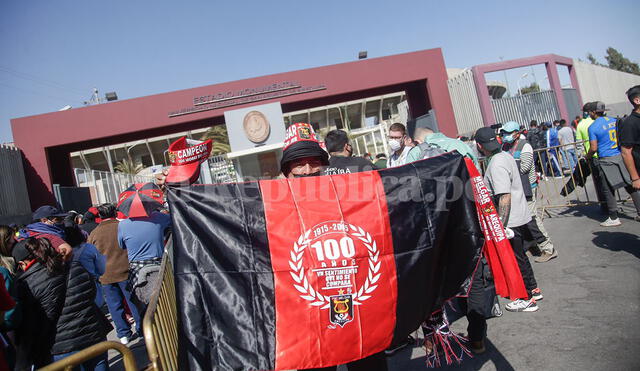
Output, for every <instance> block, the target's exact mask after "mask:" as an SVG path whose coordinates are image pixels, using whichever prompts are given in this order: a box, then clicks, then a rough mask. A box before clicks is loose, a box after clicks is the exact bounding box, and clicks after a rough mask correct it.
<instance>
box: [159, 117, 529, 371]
mask: <svg viewBox="0 0 640 371" xmlns="http://www.w3.org/2000/svg"><path fill="white" fill-rule="evenodd" d="M328 144H329V143H328ZM347 147H348V146H347ZM343 148H344V146H343ZM328 157H329V156H328V154H327V153H326V151H324V150H323V149H322V147H321V145H320V143H319V142H318V140H317V138H316V136H315V133H314V132H313V129H312V128H311V126H310V125H308V124H304V123H298V124H293V125H291V126H290V127H289V128H287V133H286V139H285V147H284V150H283V154H282V159H281V162H280V165H281V171H282V174H283V178H281V179H272V180H260V181H257V182H242V183H225V184H214V185H188V184H185V183H174V184H169V182H168V178H165V179H162V178H163V177H159V178H161V179H160V182H161V183H162V180H166V182H165V183H167V184H169V185H168V186H167V187H166V190H165V193H166V195H167V200H168V203H169V207H170V210H171V215H172V218H173V220H174V227H173V254H174V256H173V263H174V270H175V271H174V272H175V276H174V277H175V287H176V299H177V312H178V316H179V318H178V322H179V323H180V326H179V327H178V339H179V344H178V357H179V365H180V368H181V369H182V368H184V369H211V368H212V367H219V368H221V369H276V370H286V369H317V368H329V369H334V368H335V366H336V365H338V364H348V365H349V367H350V369H369V370H374V369H385V366H386V365H385V359H384V353H383V351H384V350H385V349H387V348H389V347H390V346H395V345H397V344H399V343H400V342H402V341H405V340H406V338H407V336H408V335H410V334H411V333H412V332H414V331H415V330H417V329H418V328H419V327H420V325H421V324H422V323H423V322H424V321H425V320H426V319H427V318H429V317H430V316H432V314H434V313H436V312H439V313H442V308H443V305H444V304H445V303H446V302H447V301H448V300H450V299H451V298H453V297H455V296H465V295H467V293H468V292H469V286H470V284H471V277H472V275H473V272H474V271H475V270H476V268H477V267H478V264H479V261H480V257H481V256H482V250H483V248H484V249H485V250H486V251H487V260H488V261H489V264H490V265H491V264H494V265H495V266H492V272H493V273H494V277H495V278H494V280H495V286H496V292H497V293H498V294H499V295H501V296H504V297H510V298H512V299H516V298H520V297H527V293H526V290H525V287H524V284H523V282H522V277H521V275H520V272H519V270H518V265H517V262H516V259H515V257H514V256H513V253H512V252H510V250H509V249H504V248H503V247H504V246H501V245H504V244H505V243H506V239H505V238H504V235H505V234H504V230H503V229H502V225H501V224H500V221H499V219H498V216H497V214H496V212H495V208H494V207H493V206H492V204H491V200H490V199H489V197H488V191H487V190H486V188H485V187H484V184H483V182H482V179H481V177H480V176H479V174H478V173H477V169H476V167H475V166H474V165H473V163H472V161H471V160H469V159H465V158H464V157H462V156H461V155H460V154H458V153H455V152H451V153H445V154H443V155H441V156H438V157H436V158H433V159H430V160H428V161H417V162H414V163H412V164H410V165H407V166H399V167H395V168H390V169H385V170H378V171H364V172H357V173H352V174H338V175H327V176H318V175H322V172H323V169H324V168H325V167H326V166H327V165H329V158H328ZM173 170H174V169H173V167H172V168H171V169H170V170H169V175H168V177H171V174H172V173H173ZM194 170H195V171H197V170H196V169H195V168H194ZM181 174H182V175H184V176H185V177H186V178H188V179H195V178H197V176H195V175H196V174H187V173H186V172H181ZM409 178H412V179H416V180H418V181H410V182H405V181H403V182H401V183H399V182H398V180H400V179H409ZM454 180H460V181H461V182H460V181H454ZM469 182H471V184H472V187H471V188H472V194H469V193H468V192H467V193H465V192H464V190H463V189H462V188H460V187H459V186H464V185H466V184H469ZM187 183H191V181H189V182H187ZM176 185H177V186H176ZM456 187H458V188H456ZM463 188H464V187H463ZM449 195H454V196H452V197H449ZM408 216H410V217H408ZM505 251H506V253H505ZM441 318H442V316H441ZM445 322H446V319H445ZM430 336H432V337H431V339H432V340H434V341H433V342H432V343H433V344H439V347H442V348H443V351H444V354H445V355H446V357H445V358H446V360H447V362H448V363H449V362H451V361H452V360H458V361H460V360H461V357H460V355H459V352H458V351H459V350H460V349H459V348H457V345H455V344H460V343H461V338H460V336H458V335H457V334H455V333H453V332H450V331H447V332H446V333H445V332H442V331H439V330H436V331H434V332H433V333H431V334H430ZM451 345H454V348H455V349H453V348H452V347H451ZM465 352H467V351H466V350H465ZM438 354H440V352H438V351H437V350H436V351H435V352H432V355H433V356H434V357H436V362H435V363H434V364H438V363H439V361H437V357H438V356H437V355H438ZM443 359H444V358H443Z"/></svg>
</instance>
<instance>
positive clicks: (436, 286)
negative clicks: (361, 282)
mask: <svg viewBox="0 0 640 371" xmlns="http://www.w3.org/2000/svg"><path fill="white" fill-rule="evenodd" d="M380 177H381V179H382V183H383V185H384V189H385V194H386V197H387V209H388V212H389V222H390V227H391V234H392V237H393V248H394V252H395V262H396V273H397V277H398V301H397V308H396V313H397V315H396V328H395V331H394V337H393V341H392V344H398V343H401V342H402V341H404V340H406V336H407V335H408V334H410V333H411V332H413V331H415V330H416V329H417V328H418V327H419V326H420V324H421V323H422V322H423V321H424V320H425V319H426V318H428V317H429V315H430V314H431V312H432V311H433V310H436V309H437V308H440V306H441V305H442V303H443V301H444V300H446V299H448V298H451V297H452V296H455V295H457V294H459V293H460V292H461V291H464V290H466V288H467V287H468V285H469V284H470V280H469V278H470V276H471V274H472V272H473V271H474V269H475V267H476V265H477V262H478V260H479V258H480V254H481V247H482V245H483V242H484V237H483V234H482V230H481V229H480V224H479V223H478V218H477V214H476V207H475V203H474V201H473V195H472V193H469V192H471V190H470V188H468V187H469V173H468V171H467V169H466V165H465V162H464V158H463V157H462V156H461V155H459V154H458V153H457V152H454V153H451V152H450V153H446V154H443V155H440V156H438V157H434V158H431V159H428V160H423V161H418V162H414V163H412V164H409V165H405V166H402V167H396V168H389V169H385V170H380ZM465 193H466V194H465ZM461 288H462V290H461Z"/></svg>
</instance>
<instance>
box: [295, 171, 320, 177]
mask: <svg viewBox="0 0 640 371" xmlns="http://www.w3.org/2000/svg"><path fill="white" fill-rule="evenodd" d="M318 175H320V171H318V172H316V173H311V174H293V177H294V178H306V177H310V176H318Z"/></svg>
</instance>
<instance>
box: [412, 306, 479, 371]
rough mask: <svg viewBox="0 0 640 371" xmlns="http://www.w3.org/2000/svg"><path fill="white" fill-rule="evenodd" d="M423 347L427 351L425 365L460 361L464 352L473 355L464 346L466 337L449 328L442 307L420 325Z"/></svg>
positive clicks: (440, 364) (431, 365)
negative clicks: (422, 334)
mask: <svg viewBox="0 0 640 371" xmlns="http://www.w3.org/2000/svg"><path fill="white" fill-rule="evenodd" d="M422 330H423V331H424V347H425V351H426V353H427V367H430V368H435V367H440V366H442V365H443V361H444V362H446V364H447V365H450V364H452V363H453V362H456V363H458V364H459V363H461V362H462V357H463V356H464V354H467V355H468V356H469V357H473V356H472V355H471V352H470V351H469V350H468V349H467V347H466V346H465V343H467V342H468V339H467V338H466V337H464V336H461V335H459V334H456V333H455V332H453V331H451V329H450V328H449V320H448V319H447V315H446V314H445V312H444V308H443V309H442V310H440V311H438V312H435V313H433V314H432V315H431V317H430V318H429V319H428V320H426V321H425V322H424V323H423V325H422Z"/></svg>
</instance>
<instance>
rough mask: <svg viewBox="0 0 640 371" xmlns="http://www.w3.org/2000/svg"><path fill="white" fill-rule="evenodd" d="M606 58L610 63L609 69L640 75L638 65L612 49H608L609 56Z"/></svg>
mask: <svg viewBox="0 0 640 371" xmlns="http://www.w3.org/2000/svg"><path fill="white" fill-rule="evenodd" d="M604 58H605V59H606V60H607V62H608V63H609V68H611V69H614V70H617V71H622V72H627V73H632V74H634V75H640V66H638V63H633V62H632V61H630V60H629V59H628V58H625V57H624V56H623V55H622V53H620V52H619V51H617V50H615V49H614V48H612V47H608V48H607V55H606V56H605V57H604Z"/></svg>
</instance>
